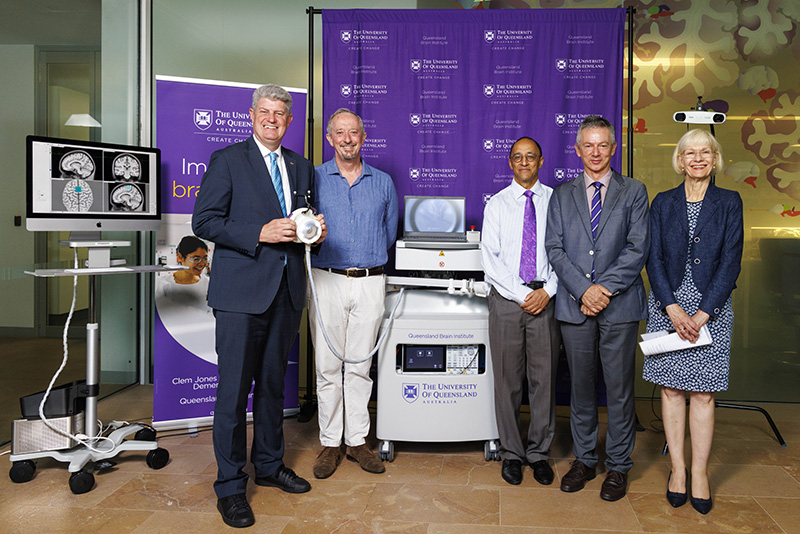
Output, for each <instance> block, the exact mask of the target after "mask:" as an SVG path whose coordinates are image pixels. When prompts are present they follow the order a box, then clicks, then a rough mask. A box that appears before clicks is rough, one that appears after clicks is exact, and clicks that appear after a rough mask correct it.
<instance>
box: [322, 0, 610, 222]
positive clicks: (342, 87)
mask: <svg viewBox="0 0 800 534" xmlns="http://www.w3.org/2000/svg"><path fill="white" fill-rule="evenodd" d="M322 17H323V43H324V44H323V46H324V49H323V52H324V53H323V62H324V63H323V70H324V83H323V112H324V116H325V119H326V120H327V118H328V117H329V116H330V115H331V113H333V112H334V111H335V110H336V109H338V108H341V107H345V108H348V109H351V110H353V111H355V112H356V113H358V114H359V115H360V116H361V117H362V118H363V120H364V125H365V129H366V132H367V140H366V142H365V144H364V148H363V149H362V153H363V156H364V159H365V160H366V161H368V162H369V163H370V165H374V166H376V167H378V168H380V169H381V170H384V171H386V172H388V173H389V174H391V176H392V177H393V179H394V181H395V185H396V186H397V192H398V195H400V198H401V199H402V197H403V196H404V195H444V196H464V197H466V199H467V212H466V219H467V225H474V226H475V227H476V229H480V227H481V223H482V218H483V207H484V204H485V202H486V201H487V200H488V199H489V198H490V197H491V196H492V195H493V194H494V193H496V192H497V191H499V190H500V189H502V188H503V187H505V186H507V185H508V184H509V183H510V182H511V180H512V179H513V174H512V172H511V169H510V168H509V165H508V154H509V150H510V148H511V145H512V144H513V142H514V141H515V140H516V139H518V138H520V137H523V136H528V137H532V138H534V139H536V140H537V141H538V142H539V143H540V145H541V146H542V153H543V155H544V167H543V168H542V170H541V171H540V172H539V179H540V180H541V181H542V182H543V183H545V184H546V185H550V186H556V185H558V184H560V183H562V182H565V181H568V180H571V179H572V178H574V177H575V176H577V175H578V174H579V173H580V172H581V171H582V164H581V161H580V159H579V158H578V156H576V155H575V148H574V145H575V135H576V133H577V129H578V126H579V124H580V122H581V121H582V120H583V119H584V117H586V115H589V114H598V115H602V116H604V117H606V118H607V119H609V120H610V121H611V122H612V123H613V124H614V125H615V127H616V132H617V138H618V139H619V137H620V134H621V132H622V128H621V123H622V90H623V85H622V84H623V82H622V72H623V59H622V58H623V54H622V50H623V37H624V27H625V10H624V9H531V10H489V11H487V10H480V11H474V10H469V11H457V10H346V11H345V10H323V12H322ZM324 145H325V147H324V149H325V152H324V155H325V159H326V160H327V159H330V158H331V157H333V151H332V149H331V147H330V146H328V144H327V143H325V144H324ZM620 152H621V151H619V150H618V151H617V153H616V155H615V157H614V159H613V160H612V165H613V166H614V167H615V168H616V169H619V163H620ZM401 209H402V202H401Z"/></svg>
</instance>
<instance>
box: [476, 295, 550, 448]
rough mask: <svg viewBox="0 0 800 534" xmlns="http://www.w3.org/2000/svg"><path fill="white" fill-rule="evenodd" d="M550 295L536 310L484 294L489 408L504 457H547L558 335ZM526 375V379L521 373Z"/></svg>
mask: <svg viewBox="0 0 800 534" xmlns="http://www.w3.org/2000/svg"><path fill="white" fill-rule="evenodd" d="M554 308H555V300H554V299H551V300H550V302H548V303H547V306H546V307H545V309H544V310H542V312H541V313H539V314H538V315H531V314H529V313H526V312H525V311H524V310H523V309H522V308H521V307H520V305H519V304H518V303H516V302H513V301H510V300H507V299H505V298H503V297H502V296H501V295H500V294H499V293H497V291H494V290H493V291H492V292H491V293H490V294H489V345H490V347H491V352H492V373H493V375H494V409H495V415H496V418H497V430H498V432H499V434H500V457H501V458H502V459H503V460H527V461H528V462H530V463H533V462H537V461H539V460H547V459H548V458H549V457H550V445H551V443H552V442H553V434H554V432H555V421H556V405H555V373H556V367H557V366H558V350H559V345H560V343H561V335H560V333H559V330H558V323H557V321H556V320H555V318H554V317H553V313H554V312H553V310H554ZM526 377H527V379H526ZM525 386H527V388H528V403H529V405H530V409H531V422H530V425H529V427H528V440H527V441H528V443H527V446H525V445H524V444H523V442H522V436H521V435H520V421H519V411H520V404H521V403H522V388H523V387H525Z"/></svg>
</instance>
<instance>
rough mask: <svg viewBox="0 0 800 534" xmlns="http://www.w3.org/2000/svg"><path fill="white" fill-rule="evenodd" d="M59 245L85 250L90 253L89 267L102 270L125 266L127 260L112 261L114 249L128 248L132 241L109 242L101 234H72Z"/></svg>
mask: <svg viewBox="0 0 800 534" xmlns="http://www.w3.org/2000/svg"><path fill="white" fill-rule="evenodd" d="M58 244H59V245H62V246H65V247H70V248H85V249H87V250H88V252H89V261H88V263H87V265H86V266H87V267H89V268H91V269H102V268H105V267H111V266H112V265H115V266H117V265H124V264H125V260H112V259H111V248H112V247H127V246H129V245H130V244H131V242H130V241H109V240H103V239H101V237H100V232H70V233H69V239H67V240H66V241H59V242H58Z"/></svg>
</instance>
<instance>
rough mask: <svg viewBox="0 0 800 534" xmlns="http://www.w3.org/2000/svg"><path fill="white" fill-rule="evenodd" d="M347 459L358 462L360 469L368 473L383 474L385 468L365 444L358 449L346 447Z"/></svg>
mask: <svg viewBox="0 0 800 534" xmlns="http://www.w3.org/2000/svg"><path fill="white" fill-rule="evenodd" d="M347 459H348V460H352V461H353V462H358V465H360V466H361V469H363V470H364V471H367V472H369V473H383V472H384V471H386V468H385V467H384V466H383V462H381V461H380V459H378V456H377V455H376V454H375V453H374V452H372V451H371V450H370V448H369V447H368V446H367V444H366V443H364V444H363V445H359V446H358V447H349V446H348V447H347Z"/></svg>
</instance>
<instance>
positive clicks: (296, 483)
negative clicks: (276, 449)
mask: <svg viewBox="0 0 800 534" xmlns="http://www.w3.org/2000/svg"><path fill="white" fill-rule="evenodd" d="M256 484H258V485H259V486H269V487H273V488H278V489H282V490H283V491H285V492H286V493H305V492H307V491H308V490H310V489H311V484H309V483H308V481H307V480H306V479H304V478H301V477H299V476H297V475H296V474H295V472H294V471H292V470H291V469H289V468H288V467H286V466H285V465H282V466H280V467H279V468H278V470H277V471H275V473H274V474H272V475H270V476H268V477H256Z"/></svg>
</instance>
